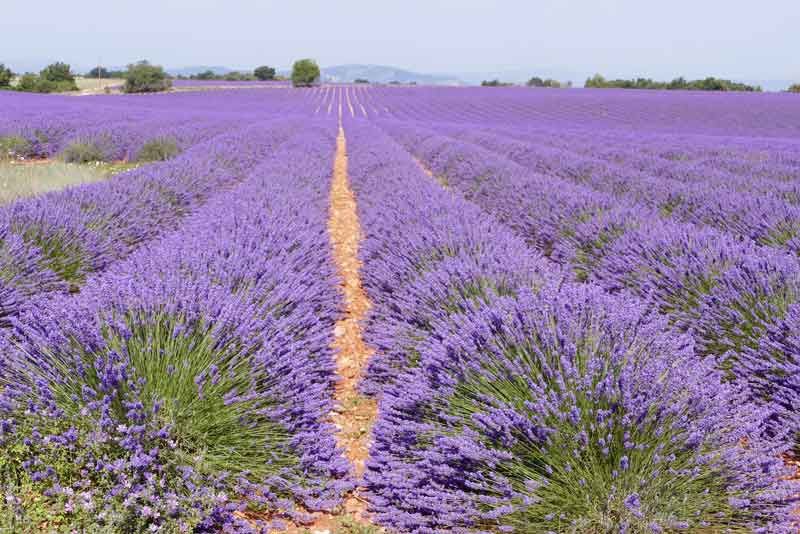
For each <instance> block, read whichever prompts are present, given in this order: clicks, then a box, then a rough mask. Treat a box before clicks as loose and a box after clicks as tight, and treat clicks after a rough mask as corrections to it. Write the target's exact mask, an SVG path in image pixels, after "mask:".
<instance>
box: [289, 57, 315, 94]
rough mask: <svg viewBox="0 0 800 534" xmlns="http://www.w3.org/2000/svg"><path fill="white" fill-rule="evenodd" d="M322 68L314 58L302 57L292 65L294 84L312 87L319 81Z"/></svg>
mask: <svg viewBox="0 0 800 534" xmlns="http://www.w3.org/2000/svg"><path fill="white" fill-rule="evenodd" d="M319 78H320V70H319V66H318V65H317V62H316V61H314V60H313V59H301V60H298V61H295V62H294V66H293V67H292V85H294V86H295V87H311V86H312V85H315V84H317V83H319Z"/></svg>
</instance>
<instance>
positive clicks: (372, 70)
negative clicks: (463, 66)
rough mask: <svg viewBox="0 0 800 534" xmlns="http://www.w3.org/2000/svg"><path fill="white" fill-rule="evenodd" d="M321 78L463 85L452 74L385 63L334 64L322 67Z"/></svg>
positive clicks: (341, 80) (330, 80)
mask: <svg viewBox="0 0 800 534" xmlns="http://www.w3.org/2000/svg"><path fill="white" fill-rule="evenodd" d="M322 79H323V81H326V82H353V81H355V80H357V79H363V80H369V81H370V82H373V83H389V82H401V83H418V84H420V85H464V82H463V81H461V80H460V79H458V78H457V77H455V76H452V75H444V74H423V73H420V72H413V71H410V70H405V69H400V68H397V67H388V66H385V65H360V64H352V65H336V66H333V67H324V68H323V69H322Z"/></svg>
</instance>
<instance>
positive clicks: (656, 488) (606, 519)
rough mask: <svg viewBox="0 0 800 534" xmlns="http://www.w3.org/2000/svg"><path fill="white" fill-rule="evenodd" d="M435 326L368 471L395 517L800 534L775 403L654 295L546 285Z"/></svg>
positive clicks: (383, 516) (560, 527) (497, 525)
mask: <svg viewBox="0 0 800 534" xmlns="http://www.w3.org/2000/svg"><path fill="white" fill-rule="evenodd" d="M438 327H439V328H440V329H442V330H444V331H445V332H447V333H446V334H442V335H441V336H440V339H431V341H430V343H429V344H427V345H426V346H425V348H424V350H423V351H422V354H421V362H420V367H419V370H418V371H417V372H414V373H410V374H408V375H407V376H404V377H402V378H401V379H400V380H399V381H398V382H397V385H396V386H392V387H390V388H389V389H387V391H386V393H385V396H384V398H383V401H382V405H381V410H382V417H381V421H380V424H379V425H378V427H377V428H376V430H375V437H376V438H375V439H376V444H375V446H374V449H373V454H372V459H371V461H370V463H369V471H368V473H367V482H368V488H369V491H370V494H371V500H372V503H373V506H374V507H375V510H376V513H377V517H378V518H379V519H380V520H381V521H382V522H383V523H385V524H386V525H389V526H391V527H394V528H397V529H399V530H401V531H408V532H432V531H443V530H448V531H464V532H479V531H480V532H490V531H491V532H496V531H500V532H503V531H509V532H510V531H513V532H551V531H552V532H598V531H615V532H616V531H626V532H661V531H672V530H686V529H689V530H693V531H694V530H696V531H703V530H709V531H716V530H720V531H723V530H733V531H737V530H748V531H750V530H759V529H771V530H782V529H789V528H790V524H791V517H790V516H791V509H792V508H791V505H790V504H789V500H788V499H790V498H791V496H792V492H793V491H796V487H795V484H793V483H789V482H786V481H783V480H782V477H784V476H785V475H786V474H787V473H788V469H787V468H786V467H784V465H783V463H782V461H781V459H780V458H779V454H780V452H781V451H782V450H784V447H785V446H782V445H780V443H781V439H780V437H777V436H776V437H775V438H773V439H767V438H764V437H763V435H764V432H763V428H762V425H763V424H764V421H765V418H764V413H763V410H762V409H761V408H759V407H758V406H757V405H755V404H753V403H750V402H748V401H747V392H746V391H743V390H741V389H739V388H737V387H736V386H734V385H731V384H726V383H725V382H724V381H723V380H722V376H721V375H720V374H719V373H717V372H715V371H714V370H713V367H712V365H711V363H710V362H708V361H703V360H698V359H697V358H696V357H695V356H694V354H693V352H692V348H691V347H692V343H691V339H690V338H689V337H687V336H685V335H681V334H677V333H674V332H671V331H670V330H669V329H668V328H667V326H666V324H665V322H664V320H663V319H660V318H658V317H657V316H654V315H652V314H651V313H650V312H648V311H647V309H646V307H645V306H642V305H640V304H638V303H636V302H634V301H631V300H621V299H619V298H611V297H608V296H606V295H604V294H602V292H600V291H599V290H598V289H596V288H591V287H579V286H567V287H561V288H546V289H543V290H541V291H540V292H539V293H538V294H533V293H530V292H528V291H523V292H521V293H520V294H519V295H518V296H517V297H516V298H515V299H510V298H505V299H499V300H496V301H495V302H493V303H491V304H490V305H488V306H483V307H477V308H476V309H475V310H474V311H472V312H471V313H468V314H465V315H463V316H460V317H459V318H458V319H457V320H452V321H451V322H449V323H445V324H440V325H438Z"/></svg>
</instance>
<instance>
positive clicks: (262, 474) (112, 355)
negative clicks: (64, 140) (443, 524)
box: [0, 126, 352, 532]
mask: <svg viewBox="0 0 800 534" xmlns="http://www.w3.org/2000/svg"><path fill="white" fill-rule="evenodd" d="M331 134H332V128H330V127H329V126H328V127H324V128H322V129H314V128H312V129H309V130H307V132H306V133H304V134H302V135H300V136H297V137H296V138H293V139H292V140H290V141H289V142H288V143H287V144H286V145H285V146H284V147H283V148H282V149H281V150H280V151H278V152H277V153H276V154H275V155H274V156H273V157H271V158H269V159H268V160H266V161H264V162H263V163H262V164H260V165H258V166H257V167H255V168H254V170H253V171H252V172H250V173H249V177H248V179H247V180H246V181H245V182H244V183H243V184H241V185H240V186H238V187H237V188H235V189H233V190H231V191H230V192H228V193H226V194H224V195H221V196H220V197H218V198H216V199H215V200H214V201H212V202H211V203H210V204H209V205H208V206H206V207H204V208H203V209H202V210H200V211H199V212H197V213H196V214H195V215H193V216H192V217H191V218H190V220H188V221H187V223H186V225H185V226H184V227H183V228H182V229H181V230H179V231H178V232H176V233H174V234H172V235H169V236H166V237H165V238H163V239H162V240H161V241H159V242H156V243H154V244H153V245H151V246H147V247H144V248H142V249H140V250H138V251H137V252H136V253H134V254H133V255H132V256H131V257H130V258H128V259H127V260H125V261H124V262H121V263H119V264H117V265H115V266H114V267H113V268H111V269H110V270H109V271H108V272H107V273H105V274H104V275H102V276H99V277H97V278H94V279H92V280H91V281H89V282H88V283H87V285H86V286H85V287H84V289H83V291H82V292H81V293H80V294H79V295H77V296H70V295H60V296H55V297H49V296H41V297H38V298H36V299H34V302H32V303H31V304H30V305H29V306H28V307H27V308H26V310H25V312H24V313H23V314H21V315H20V317H19V318H17V319H15V320H14V329H13V331H12V332H11V333H9V335H8V336H7V337H6V338H5V341H4V343H5V346H4V348H5V350H4V351H3V355H4V356H3V359H2V360H1V361H0V367H2V370H3V373H2V374H3V380H2V402H1V403H0V406H2V412H3V415H2V416H0V419H2V420H3V428H2V434H0V447H2V449H3V457H4V461H3V463H2V470H3V472H4V473H5V476H4V477H3V481H4V483H3V485H4V488H3V489H4V493H5V494H6V495H7V507H6V509H5V510H4V513H3V514H2V515H3V517H4V518H6V520H7V521H8V520H9V518H10V520H11V521H12V522H11V526H10V527H9V528H17V527H18V526H19V525H24V524H28V523H29V522H31V521H34V522H38V521H39V520H43V518H44V520H47V521H52V522H54V526H56V527H58V528H61V527H64V528H70V529H83V528H95V529H97V528H99V529H101V530H102V529H106V530H107V531H118V530H125V529H132V530H133V531H144V530H148V529H149V530H153V531H174V530H179V529H183V530H186V529H194V530H195V531H197V532H206V531H207V532H215V531H218V529H220V528H227V529H234V528H236V529H240V530H242V531H249V529H259V530H261V529H264V528H267V526H268V524H271V522H270V520H269V518H279V517H281V516H289V517H294V518H295V519H297V520H301V521H302V520H303V519H304V516H303V514H302V513H301V512H300V510H299V509H296V508H295V504H294V503H300V504H302V507H303V508H304V509H306V510H330V509H332V508H333V507H335V506H337V505H338V504H339V502H340V500H341V495H342V494H343V492H345V491H347V490H348V489H349V488H350V487H351V485H352V483H351V482H350V481H349V479H348V464H347V462H346V461H345V460H344V459H343V458H342V456H341V454H340V452H339V451H338V450H337V449H336V446H335V442H334V439H333V434H332V430H333V429H332V427H331V426H330V425H329V424H326V423H323V422H322V420H323V418H324V417H325V416H326V415H327V413H328V412H329V411H330V410H331V409H332V397H331V396H332V391H333V381H334V363H333V355H332V353H331V349H330V348H329V345H330V343H331V341H332V330H333V322H334V319H335V317H336V315H337V308H338V294H337V292H336V290H335V285H334V281H333V266H332V264H331V259H330V255H329V251H328V243H327V236H326V233H325V231H324V225H325V220H326V219H325V217H326V209H325V208H326V199H327V186H326V185H325V184H326V177H327V175H328V174H329V170H330V169H329V165H330V159H331V156H332V149H333V138H332V135H331ZM301 156H302V157H301ZM232 207H233V208H234V209H231V208H232ZM264 244H268V246H264ZM32 495H40V496H41V497H39V498H37V499H36V500H31V496H32ZM12 512H13V514H12ZM248 517H249V518H251V520H246V518H248ZM15 521H16V522H15Z"/></svg>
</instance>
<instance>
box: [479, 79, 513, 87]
mask: <svg viewBox="0 0 800 534" xmlns="http://www.w3.org/2000/svg"><path fill="white" fill-rule="evenodd" d="M510 85H511V84H510V83H506V82H501V81H500V80H497V79H495V80H483V81H482V82H481V86H482V87H508V86H510Z"/></svg>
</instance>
